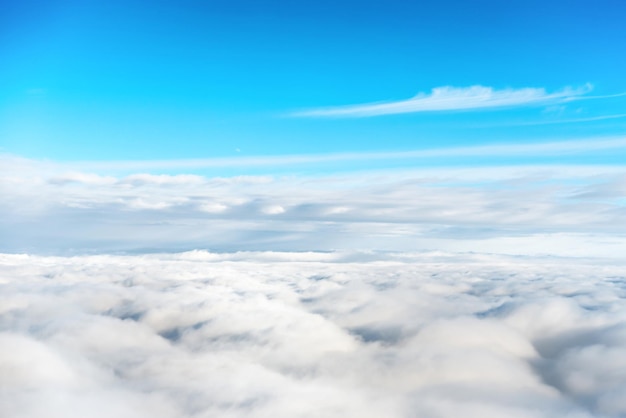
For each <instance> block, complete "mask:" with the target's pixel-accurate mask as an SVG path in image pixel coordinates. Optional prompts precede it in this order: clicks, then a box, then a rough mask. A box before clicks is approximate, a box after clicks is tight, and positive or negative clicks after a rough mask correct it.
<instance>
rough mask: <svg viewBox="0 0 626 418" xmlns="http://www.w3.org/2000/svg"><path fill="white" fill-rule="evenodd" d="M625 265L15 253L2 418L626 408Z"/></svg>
mask: <svg viewBox="0 0 626 418" xmlns="http://www.w3.org/2000/svg"><path fill="white" fill-rule="evenodd" d="M624 298H626V267H625V266H624V265H623V264H621V265H619V264H615V263H614V264H613V265H609V264H606V263H595V262H591V261H589V260H587V261H585V260H582V259H577V260H570V259H565V260H560V259H555V258H539V259H537V258H520V257H517V258H510V257H503V256H483V255H464V256H461V255H450V254H445V253H429V254H426V253H425V254H403V253H393V254H389V253H387V254H378V253H232V254H214V253H208V252H203V251H194V252H187V253H181V254H170V255H166V254H160V255H144V256H81V257H39V256H25V255H0V415H1V416H7V417H13V418H26V417H28V418H38V417H42V418H43V417H46V418H56V417H59V418H61V417H63V418H68V417H69V418H72V417H84V416H89V417H94V418H99V417H111V416H116V417H129V418H130V417H133V418H135V417H151V418H181V417H194V418H196V417H214V416H220V417H329V418H332V417H376V418H378V417H391V418H393V417H458V416H465V417H481V418H485V417H504V416H506V417H555V416H568V417H591V416H599V417H602V416H604V417H619V416H624V415H625V414H626V402H625V401H624V400H625V399H626V362H625V361H624V359H626V308H625V306H626V305H625V304H624Z"/></svg>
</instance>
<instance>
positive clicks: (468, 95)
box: [291, 84, 593, 118]
mask: <svg viewBox="0 0 626 418" xmlns="http://www.w3.org/2000/svg"><path fill="white" fill-rule="evenodd" d="M592 88H593V86H592V85H591V84H586V85H585V86H583V87H580V88H571V87H566V88H564V89H562V90H560V91H557V92H554V93H548V92H546V90H545V89H543V88H532V87H527V88H521V89H502V90H495V89H494V88H492V87H485V86H480V85H476V86H471V87H453V86H443V87H436V88H434V89H432V90H431V92H430V94H427V93H419V94H418V95H417V96H415V97H413V98H411V99H408V100H399V101H391V102H380V103H365V104H356V105H348V106H337V107H328V108H321V109H312V110H305V111H300V112H294V113H292V114H291V116H295V117H354V118H358V117H370V116H380V115H392V114H400V113H416V112H438V111H450V110H474V109H487V108H502V107H514V106H537V105H545V104H551V103H561V102H571V101H574V100H578V99H581V98H582V97H581V96H583V95H584V94H586V93H589V92H590V91H591V90H592Z"/></svg>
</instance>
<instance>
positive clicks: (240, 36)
mask: <svg viewBox="0 0 626 418" xmlns="http://www.w3.org/2000/svg"><path fill="white" fill-rule="evenodd" d="M625 19H626V5H624V4H623V3H622V2H620V1H610V0H601V1H594V2H592V1H582V0H576V1H564V0H559V1H551V2H545V1H511V2H506V3H504V2H500V1H494V0H485V1H475V2H465V1H452V0H448V1H442V2H437V4H431V3H430V2H406V1H385V2H382V1H360V2H355V1H338V2H330V1H300V2H287V1H229V2H227V1H207V2H201V1H191V0H185V1H181V2H176V4H174V3H173V2H165V1H156V2H147V1H139V0H133V1H125V2H121V1H92V2H88V3H87V2H79V1H34V0H26V1H24V2H2V4H1V5H0V27H1V29H0V39H1V41H0V62H1V63H2V64H1V65H0V80H2V83H1V84H0V152H1V153H4V154H10V155H16V156H20V157H25V158H34V159H50V160H54V161H64V162H71V161H85V160H86V161H110V160H116V161H123V160H141V161H144V160H168V159H189V158H224V157H229V158H230V157H251V156H281V155H311V154H313V155H318V154H321V155H323V154H333V153H354V152H374V153H375V152H396V151H414V150H425V149H426V150H428V149H442V148H443V149H446V148H458V147H481V146H485V145H489V144H502V145H507V144H529V143H531V144H532V143H541V142H558V141H571V140H575V141H581V140H582V141H587V142H589V143H590V144H592V143H593V142H594V141H596V140H598V141H603V140H606V139H611V138H619V137H621V135H623V133H624V130H625V129H624V128H626V96H619V95H620V94H621V93H624V92H626V78H624V77H623V74H626V60H625V59H624V58H623V55H624V54H623V46H624V45H626V27H625V26H624V25H623V22H624V21H625ZM472 86H483V89H482V90H481V89H480V88H478V89H477V88H476V87H474V89H472ZM529 88H531V89H532V90H524V89H529ZM433 89H439V90H433ZM437 92H439V93H437ZM416 96H417V97H416ZM411 98H415V99H413V100H408V99H411ZM372 103H375V105H373V107H372V106H371V105H370V104H372ZM376 103H377V104H376ZM381 103H382V105H381ZM377 106H378V107H377ZM381 106H382V107H381ZM400 160H401V159H390V160H387V162H381V163H380V164H378V165H379V166H385V164H387V165H388V166H394V165H397V164H398V163H399V161H400ZM457 160H458V159H454V158H447V159H446V158H441V157H439V158H435V157H429V158H423V159H422V161H421V162H420V164H431V165H438V164H451V165H455V164H459V163H460V162H459V161H457ZM625 160H626V147H625V146H624V145H623V143H622V144H618V145H617V146H614V147H612V148H610V149H608V150H607V149H600V150H593V147H591V148H590V150H582V151H580V152H577V153H569V154H568V153H563V154H558V153H556V154H555V153H553V154H551V155H542V154H537V155H534V154H532V153H526V154H523V155H521V156H520V155H515V153H511V154H510V155H507V156H502V155H500V156H499V157H498V159H497V161H493V158H491V159H490V158H485V159H479V158H476V157H473V158H472V159H471V163H472V164H474V165H478V166H480V165H483V164H485V165H488V164H495V163H498V164H503V163H504V164H509V163H510V164H515V163H519V164H534V163H571V164H613V165H615V164H618V165H619V164H623V162H624V161H625ZM462 162H463V163H465V164H467V163H468V159H467V158H465V159H463V161H462ZM157 171H158V170H157Z"/></svg>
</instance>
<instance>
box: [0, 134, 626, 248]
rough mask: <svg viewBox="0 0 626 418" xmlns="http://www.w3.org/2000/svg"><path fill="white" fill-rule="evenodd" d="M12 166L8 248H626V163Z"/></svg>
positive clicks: (2, 186)
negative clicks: (322, 169) (259, 171)
mask: <svg viewBox="0 0 626 418" xmlns="http://www.w3.org/2000/svg"><path fill="white" fill-rule="evenodd" d="M544 146H546V147H547V148H549V144H548V145H544ZM5 167H6V169H5V170H0V174H1V175H0V193H1V194H2V196H3V199H2V200H1V201H0V235H2V237H3V239H2V240H0V251H2V252H27V253H33V252H34V253H47V254H50V253H52V254H68V253H72V254H77V253H78V254H81V253H82V254H84V253H94V252H95V253H101V252H110V251H142V252H146V251H148V252H150V251H155V250H159V251H181V250H188V249H198V248H205V249H214V250H219V251H237V250H292V251H293V250H296V251H302V250H324V251H326V250H335V249H374V250H393V251H406V250H425V249H442V250H446V251H483V252H498V253H508V254H555V255H565V256H607V257H622V256H623V254H624V253H626V238H625V236H626V229H625V228H626V206H625V205H624V200H623V196H624V193H625V192H626V172H625V171H624V169H623V167H593V166H587V167H583V166H537V167H530V166H520V167H493V168H440V169H430V170H429V169H419V170H418V169H414V170H404V171H388V170H387V171H378V172H376V171H369V172H356V173H346V174H332V175H331V174H329V175H326V176H319V175H318V176H307V175H299V176H238V177H230V178H223V177H205V176H201V175H191V174H180V175H165V174H158V175H157V174H147V173H135V174H129V175H103V174H97V173H94V172H88V171H67V170H66V169H65V167H63V166H53V165H47V164H44V163H42V164H41V165H40V166H37V164H35V163H34V162H32V161H30V162H28V161H27V162H22V163H19V164H18V163H15V164H14V165H13V166H11V165H10V164H7V165H6V166H5Z"/></svg>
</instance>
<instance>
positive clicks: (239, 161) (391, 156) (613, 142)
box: [0, 137, 626, 171]
mask: <svg viewBox="0 0 626 418" xmlns="http://www.w3.org/2000/svg"><path fill="white" fill-rule="evenodd" d="M624 148H626V137H609V138H591V139H579V140H566V141H551V142H540V143H519V144H492V145H479V146H468V147H451V148H435V149H423V150H413V151H392V152H352V153H329V154H310V155H274V156H256V157H224V158H194V159H174V160H148V161H137V160H128V161H79V162H73V163H66V164H63V167H64V168H65V169H68V168H69V169H74V170H96V171H97V170H159V169H162V170H168V169H194V168H195V169H198V168H233V167H239V168H241V167H272V168H275V167H285V166H300V165H305V164H321V163H337V162H349V161H353V162H357V161H362V162H363V161H384V160H403V159H404V160H410V159H427V158H458V157H475V156H481V157H493V158H497V157H517V156H544V157H545V156H555V155H577V154H586V153H589V152H593V151H605V150H611V149H615V150H617V149H624ZM0 161H1V162H2V166H3V167H6V168H7V170H8V169H9V168H10V171H15V170H16V169H17V167H19V166H30V165H33V164H35V165H36V162H35V161H33V160H25V159H22V158H19V157H15V156H11V155H6V154H5V155H0ZM42 163H43V164H45V165H47V166H49V168H53V167H54V166H55V163H54V162H42ZM2 171H4V170H2Z"/></svg>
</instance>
